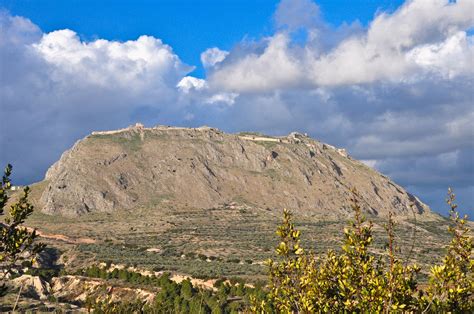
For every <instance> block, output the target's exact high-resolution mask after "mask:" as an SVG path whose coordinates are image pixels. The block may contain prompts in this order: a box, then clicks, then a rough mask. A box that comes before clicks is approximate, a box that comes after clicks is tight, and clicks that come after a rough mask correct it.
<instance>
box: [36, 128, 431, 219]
mask: <svg viewBox="0 0 474 314" xmlns="http://www.w3.org/2000/svg"><path fill="white" fill-rule="evenodd" d="M43 186H44V190H43V192H42V194H41V198H40V204H41V206H40V207H41V208H42V211H43V212H44V213H47V214H52V215H64V216H78V215H82V214H85V213H88V212H109V213H110V212H115V211H117V210H130V209H134V208H148V209H154V208H160V207H161V206H163V205H166V206H176V207H188V208H217V207H222V206H227V205H229V204H234V205H238V206H247V207H249V208H259V209H267V210H273V209H282V208H288V209H290V210H292V211H294V212H296V213H298V215H300V216H305V215H309V216H322V217H338V216H340V215H345V214H347V213H349V212H350V211H351V209H350V202H349V200H350V197H351V189H352V188H355V189H356V190H357V191H358V193H359V195H360V198H361V204H362V207H363V208H364V210H366V211H367V212H368V213H370V214H372V215H376V216H381V217H385V216H386V215H387V214H388V212H389V211H392V212H394V213H395V214H396V215H398V216H410V217H411V216H412V215H413V211H412V209H411V207H410V206H411V205H412V208H413V209H414V210H415V212H416V213H417V214H419V215H421V216H423V215H427V214H430V209H429V207H428V206H427V205H425V204H424V203H422V202H421V201H420V200H419V199H417V198H416V197H415V196H413V195H411V194H410V193H408V192H407V191H406V190H405V189H404V188H402V187H401V186H399V185H397V184H396V183H394V182H393V181H391V180H390V179H389V178H388V177H386V176H384V175H383V174H380V173H378V172H377V171H375V170H374V169H372V168H370V167H368V166H366V165H365V164H363V163H362V162H360V161H357V160H355V159H353V158H352V157H350V156H349V155H348V154H347V153H346V151H345V150H344V149H338V148H335V147H333V146H331V145H328V144H325V143H321V142H319V141H317V140H314V139H311V138H310V137H308V136H306V135H303V134H299V133H296V132H293V133H290V134H289V135H287V136H283V137H270V136H265V135H260V134H256V133H239V134H226V133H224V132H222V131H220V130H217V129H215V128H209V127H200V128H178V127H164V126H157V127H153V128H145V127H143V126H142V125H140V124H137V125H135V126H131V127H128V128H125V129H121V130H116V131H107V132H93V133H92V134H91V135H89V136H87V137H85V138H84V139H82V140H79V141H78V142H77V143H76V144H75V145H74V146H73V147H72V148H71V149H70V150H68V151H66V152H65V153H64V154H63V155H62V156H61V158H60V160H59V161H57V162H56V163H55V164H54V165H53V166H52V167H51V168H50V169H49V170H48V172H47V174H46V176H45V181H44V182H43Z"/></svg>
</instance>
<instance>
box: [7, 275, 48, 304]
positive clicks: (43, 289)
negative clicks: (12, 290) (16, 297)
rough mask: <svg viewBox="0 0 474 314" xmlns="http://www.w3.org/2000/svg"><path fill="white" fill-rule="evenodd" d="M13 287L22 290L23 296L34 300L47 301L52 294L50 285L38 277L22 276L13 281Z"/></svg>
mask: <svg viewBox="0 0 474 314" xmlns="http://www.w3.org/2000/svg"><path fill="white" fill-rule="evenodd" d="M12 285H13V286H15V287H17V288H21V293H22V295H25V296H27V297H30V298H34V299H39V300H46V299H47V298H48V296H49V295H50V293H51V287H50V285H49V283H48V282H46V281H44V280H43V279H41V278H40V277H38V276H31V275H22V276H20V277H18V278H15V279H13V280H12Z"/></svg>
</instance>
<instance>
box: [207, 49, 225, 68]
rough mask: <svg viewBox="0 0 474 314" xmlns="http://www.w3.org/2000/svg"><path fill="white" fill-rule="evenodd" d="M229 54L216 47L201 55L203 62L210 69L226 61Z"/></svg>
mask: <svg viewBox="0 0 474 314" xmlns="http://www.w3.org/2000/svg"><path fill="white" fill-rule="evenodd" d="M228 54H229V52H228V51H225V50H220V49H219V48H216V47H214V48H209V49H207V50H206V51H204V52H203V53H201V62H202V64H203V65H204V67H205V68H210V67H213V66H215V65H216V64H218V63H220V62H222V61H224V59H225V57H227V55H228Z"/></svg>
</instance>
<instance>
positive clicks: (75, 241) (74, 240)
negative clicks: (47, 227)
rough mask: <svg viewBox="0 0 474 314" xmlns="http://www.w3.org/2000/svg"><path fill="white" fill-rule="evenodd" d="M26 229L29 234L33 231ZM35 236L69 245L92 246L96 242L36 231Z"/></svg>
mask: <svg viewBox="0 0 474 314" xmlns="http://www.w3.org/2000/svg"><path fill="white" fill-rule="evenodd" d="M26 229H28V231H30V232H31V231H33V230H34V229H33V228H29V227H26ZM36 234H37V235H38V236H40V237H41V238H45V239H50V240H57V241H62V242H66V243H69V244H92V243H96V242H97V241H96V240H94V239H91V238H71V237H68V236H66V235H64V234H50V233H44V232H42V231H40V230H38V229H36Z"/></svg>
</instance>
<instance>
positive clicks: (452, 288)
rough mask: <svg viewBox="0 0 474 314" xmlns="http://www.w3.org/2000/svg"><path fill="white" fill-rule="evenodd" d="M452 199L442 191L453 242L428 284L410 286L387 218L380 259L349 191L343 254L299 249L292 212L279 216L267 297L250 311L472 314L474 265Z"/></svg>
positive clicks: (409, 269) (413, 279)
mask: <svg viewBox="0 0 474 314" xmlns="http://www.w3.org/2000/svg"><path fill="white" fill-rule="evenodd" d="M454 201H455V196H454V194H453V193H452V192H451V190H449V191H448V200H447V202H448V204H449V205H450V207H451V214H450V218H451V222H452V226H451V227H450V228H449V231H450V233H451V234H452V235H453V240H452V242H451V244H450V245H449V247H448V252H447V255H446V256H445V257H444V259H443V262H442V263H441V265H436V266H433V267H432V268H431V272H430V279H429V284H428V287H427V288H426V289H421V288H420V287H419V285H418V282H417V274H418V272H419V271H420V268H419V267H418V266H416V265H411V266H406V265H404V264H403V263H402V261H401V260H400V259H399V258H398V257H397V256H396V252H397V248H396V243H395V236H394V227H395V223H394V221H393V219H392V216H391V215H389V221H388V223H387V225H386V230H387V234H388V245H387V254H386V255H383V256H377V255H375V254H373V253H371V252H370V246H371V244H372V243H373V233H372V224H371V223H370V222H369V223H367V222H366V221H365V219H364V217H363V216H362V214H361V208H360V206H359V203H358V195H357V193H356V192H355V191H354V192H353V205H352V208H353V210H354V214H355V219H354V221H353V222H351V223H350V225H349V226H348V228H346V229H345V230H344V242H343V245H342V252H341V253H336V252H335V251H329V252H328V253H327V254H326V255H325V256H323V257H316V256H314V254H312V253H311V252H306V251H305V250H304V249H303V248H302V247H301V246H300V232H299V231H298V230H296V229H295V227H294V224H293V223H292V215H291V213H290V212H288V211H286V210H285V211H284V219H283V223H282V224H281V225H280V226H279V227H278V230H277V235H278V236H279V237H280V240H281V242H280V244H279V245H278V247H277V249H276V253H277V254H278V256H279V258H278V259H276V260H270V261H268V266H269V277H270V285H269V290H270V291H269V293H268V295H267V296H266V297H264V298H257V297H255V296H254V297H252V308H251V309H252V311H253V312H261V313H268V312H273V311H276V312H281V313H314V312H363V313H380V312H384V313H388V312H425V313H426V312H430V313H439V312H454V313H472V312H474V277H473V274H474V260H473V256H472V246H473V242H472V237H471V235H470V230H469V228H468V227H467V225H466V218H463V219H461V218H460V217H459V214H458V212H457V211H456V207H457V205H456V204H455V203H454Z"/></svg>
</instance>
